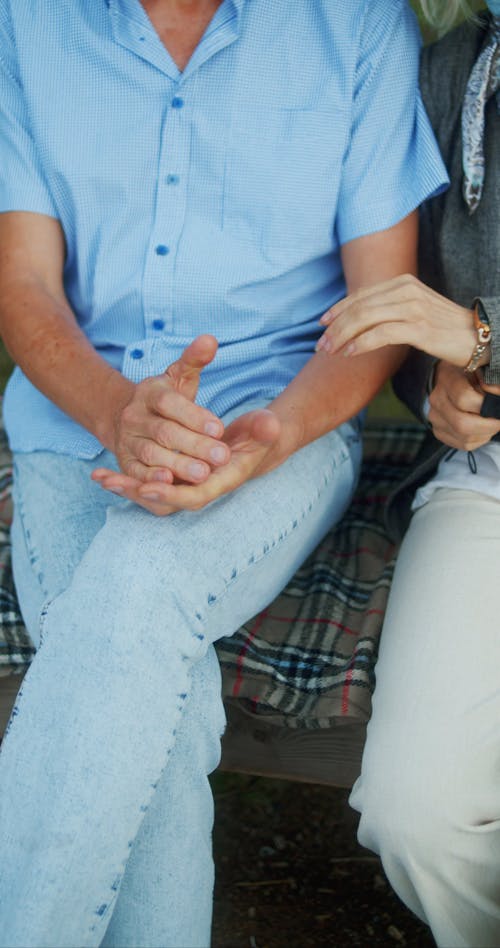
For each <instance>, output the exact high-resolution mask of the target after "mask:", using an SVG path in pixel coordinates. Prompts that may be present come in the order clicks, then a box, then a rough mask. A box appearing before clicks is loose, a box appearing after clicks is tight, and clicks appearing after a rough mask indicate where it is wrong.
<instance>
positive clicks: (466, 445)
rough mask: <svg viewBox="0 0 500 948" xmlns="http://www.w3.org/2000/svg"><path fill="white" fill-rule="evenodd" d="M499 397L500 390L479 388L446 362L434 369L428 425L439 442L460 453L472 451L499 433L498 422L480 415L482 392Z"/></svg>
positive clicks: (472, 378) (495, 387)
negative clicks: (491, 393)
mask: <svg viewBox="0 0 500 948" xmlns="http://www.w3.org/2000/svg"><path fill="white" fill-rule="evenodd" d="M486 391H488V392H493V393H494V394H496V395H498V394H500V387H499V386H493V385H490V386H488V387H484V388H483V387H482V386H481V384H480V380H479V379H478V378H476V376H474V375H472V376H469V375H465V374H464V372H463V371H461V370H460V369H457V368H456V366H454V365H448V364H447V363H446V362H439V363H438V365H437V366H436V372H435V382H434V387H433V389H432V392H431V394H430V396H429V404H430V411H429V415H428V419H429V422H430V423H431V425H432V431H433V433H434V435H435V436H436V438H438V440H439V441H442V442H443V444H447V445H449V447H451V448H458V449H459V450H461V451H475V450H476V448H479V447H481V445H483V444H487V443H488V441H490V440H491V438H492V437H493V436H494V435H496V434H498V432H499V431H500V421H498V420H496V419H493V418H482V417H481V416H480V414H479V412H480V411H481V405H482V403H483V398H484V395H485V392H486Z"/></svg>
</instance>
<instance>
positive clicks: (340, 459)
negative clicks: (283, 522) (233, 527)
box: [193, 447, 352, 640]
mask: <svg viewBox="0 0 500 948" xmlns="http://www.w3.org/2000/svg"><path fill="white" fill-rule="evenodd" d="M346 461H350V462H351V463H352V457H351V455H350V453H349V451H347V450H346V448H345V447H342V449H341V451H340V454H339V455H338V456H337V457H334V458H333V460H332V463H331V465H330V468H329V470H328V472H325V473H324V474H323V482H322V484H320V486H319V487H318V488H317V490H316V493H315V495H314V496H313V497H312V498H311V499H310V501H309V503H308V504H306V506H305V507H303V508H302V510H301V512H300V513H299V514H298V515H297V516H296V517H294V518H293V520H290V521H289V524H288V525H287V526H286V527H285V528H284V529H283V530H282V532H281V533H280V534H279V536H278V537H277V538H275V539H274V540H272V541H269V543H265V544H264V547H263V549H262V551H261V552H260V553H259V554H255V553H253V554H251V555H250V557H249V558H248V560H247V561H246V563H245V564H243V565H242V566H241V567H240V568H237V567H233V570H232V572H231V576H230V577H229V579H228V580H227V581H226V582H225V584H224V588H223V589H222V590H221V591H220V592H219V593H210V592H209V593H208V595H207V603H206V605H207V607H208V608H209V609H210V608H211V607H212V606H214V605H215V604H216V603H218V602H220V601H221V600H222V599H223V598H224V596H225V595H226V594H227V593H228V592H229V590H230V588H231V586H232V585H233V583H234V582H236V580H237V579H238V578H239V577H240V576H243V575H244V574H245V573H246V571H247V570H248V569H249V568H250V567H251V566H254V565H255V564H256V563H260V562H261V560H263V559H264V558H265V557H266V556H267V555H268V554H269V553H271V551H272V550H274V549H276V547H277V546H278V545H279V544H280V543H282V542H283V541H284V540H286V539H287V537H288V536H289V535H290V534H291V532H292V531H293V530H295V529H296V528H297V527H298V525H299V523H302V522H303V520H304V518H305V517H306V516H307V514H308V513H310V512H311V511H312V508H313V504H314V502H315V501H316V500H319V499H320V497H321V496H322V494H323V492H324V490H325V488H326V487H328V485H329V483H330V482H331V480H332V478H333V476H334V474H335V472H336V470H337V469H338V468H339V466H340V465H342V464H344V463H345V462H346ZM195 618H196V619H197V620H198V621H201V622H203V623H204V622H205V619H204V618H203V615H202V613H201V612H199V611H198V612H196V615H195ZM193 638H198V639H200V640H204V639H205V635H204V634H200V633H193Z"/></svg>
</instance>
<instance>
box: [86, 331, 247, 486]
mask: <svg viewBox="0 0 500 948" xmlns="http://www.w3.org/2000/svg"><path fill="white" fill-rule="evenodd" d="M216 352H217V340H216V339H214V337H213V336H198V337H197V338H196V339H195V340H194V341H193V342H192V343H191V344H190V345H189V346H188V347H187V348H186V349H185V350H184V352H183V353H182V355H181V357H180V359H178V360H177V362H174V363H172V365H170V366H169V367H168V369H167V370H166V371H165V372H164V373H163V374H162V375H158V376H154V377H152V378H147V379H144V381H142V382H139V384H138V385H136V386H135V388H134V391H133V395H132V398H131V399H130V401H129V403H128V404H127V405H126V406H125V407H124V408H122V409H121V410H120V411H119V412H118V415H117V418H116V421H115V437H114V441H115V446H114V453H115V455H116V458H117V460H118V464H119V466H120V470H121V471H122V472H123V474H125V475H126V476H127V477H128V478H132V479H134V480H135V481H138V482H143V481H164V482H166V483H172V482H173V480H174V478H179V479H180V480H183V481H187V482H189V483H200V482H202V481H204V480H206V478H207V477H208V476H209V474H210V472H211V470H212V469H213V468H214V467H216V466H217V465H224V464H226V463H227V462H228V461H229V458H230V453H231V452H230V449H229V448H228V446H227V445H225V444H223V443H221V438H222V435H223V433H224V425H223V423H222V421H221V420H220V419H219V418H217V416H216V415H214V414H213V413H212V412H210V411H208V410H207V409H206V408H201V407H200V406H199V405H196V404H195V403H194V399H195V398H196V394H197V391H198V386H199V382H200V375H201V372H202V370H203V369H204V368H205V366H206V365H208V364H209V363H210V362H211V361H212V360H213V359H214V357H215V354H216ZM111 473H113V472H111V471H109V470H107V469H106V468H98V469H96V471H94V473H93V475H92V476H93V478H94V480H96V481H99V482H100V483H101V484H102V485H103V486H108V480H109V475H110V474H111ZM114 473H115V476H116V472H114ZM117 486H118V485H117Z"/></svg>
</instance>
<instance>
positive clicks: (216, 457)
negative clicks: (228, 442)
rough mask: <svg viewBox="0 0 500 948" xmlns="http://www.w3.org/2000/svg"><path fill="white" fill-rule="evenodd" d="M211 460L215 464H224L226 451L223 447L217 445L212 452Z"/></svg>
mask: <svg viewBox="0 0 500 948" xmlns="http://www.w3.org/2000/svg"><path fill="white" fill-rule="evenodd" d="M210 458H211V459H212V461H214V463H215V464H222V463H223V462H224V461H225V460H226V449H225V448H223V447H222V445H217V447H215V448H212V450H211V451H210Z"/></svg>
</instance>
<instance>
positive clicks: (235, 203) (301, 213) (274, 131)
mask: <svg viewBox="0 0 500 948" xmlns="http://www.w3.org/2000/svg"><path fill="white" fill-rule="evenodd" d="M346 125H347V123H346V121H345V116H344V115H342V113H339V112H338V111H335V112H334V111H333V110H331V111H329V110H321V111H318V110H315V109H291V108H280V109H278V108H276V109H269V108H264V109H263V110H262V111H261V112H257V111H256V109H255V104H254V105H253V107H252V109H247V108H245V107H241V108H240V110H239V111H238V113H237V114H235V115H234V116H233V120H232V124H231V130H230V137H229V145H228V149H227V152H226V160H225V170H224V203H223V220H222V226H223V228H224V229H226V230H228V231H230V232H234V233H235V235H237V236H238V237H239V238H240V239H243V240H246V241H254V242H257V244H258V246H259V247H260V249H261V251H262V253H263V255H264V256H265V257H266V259H267V260H269V261H270V262H271V263H278V264H287V265H288V266H293V265H294V264H295V265H299V263H301V262H303V261H304V260H305V259H307V258H309V257H317V256H320V255H323V254H325V253H328V252H329V251H330V250H331V247H332V237H333V232H334V224H335V214H336V207H337V199H338V191H339V185H340V178H341V171H342V160H343V155H344V150H345V145H346V141H345V139H346V132H345V131H344V130H345V128H346Z"/></svg>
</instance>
